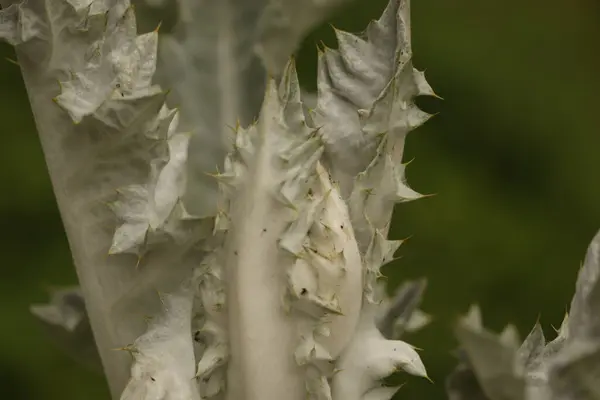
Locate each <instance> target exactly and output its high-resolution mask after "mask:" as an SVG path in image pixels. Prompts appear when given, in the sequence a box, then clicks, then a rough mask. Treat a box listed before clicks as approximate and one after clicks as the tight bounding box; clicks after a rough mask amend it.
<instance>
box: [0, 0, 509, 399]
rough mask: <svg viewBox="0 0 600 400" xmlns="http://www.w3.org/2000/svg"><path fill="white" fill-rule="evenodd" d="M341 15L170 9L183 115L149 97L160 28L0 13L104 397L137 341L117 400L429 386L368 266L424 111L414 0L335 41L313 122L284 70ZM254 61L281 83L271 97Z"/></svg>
mask: <svg viewBox="0 0 600 400" xmlns="http://www.w3.org/2000/svg"><path fill="white" fill-rule="evenodd" d="M337 3H341V1H329V2H327V1H325V2H316V1H315V2H308V3H307V4H306V5H309V6H310V7H309V8H308V9H302V10H300V9H299V8H297V4H296V3H295V2H287V1H276V0H273V1H271V2H269V3H268V6H267V5H266V2H264V1H261V0H254V1H248V2H241V1H240V0H229V1H222V2H209V1H208V0H205V1H197V2H196V1H190V0H180V1H179V5H180V11H181V14H180V23H179V25H178V28H177V32H176V34H175V35H174V36H173V37H170V38H165V40H163V41H162V46H161V47H162V48H163V50H162V51H164V53H163V56H162V58H163V61H164V62H165V63H166V62H167V61H169V62H170V65H171V66H172V67H173V69H170V70H167V69H164V70H163V75H162V77H163V80H166V81H167V82H171V84H174V86H175V87H174V93H175V99H176V101H181V106H180V108H177V109H171V108H169V107H167V106H166V105H165V98H166V94H165V93H164V92H163V91H162V89H161V88H160V87H159V86H156V85H153V84H152V83H153V81H152V77H153V74H154V70H155V66H156V65H155V62H156V47H157V41H158V39H157V32H156V31H154V32H150V33H148V34H145V35H142V36H137V32H136V25H135V18H134V15H133V9H132V8H131V7H130V5H129V2H128V0H56V1H50V0H47V1H46V2H43V3H41V2H40V3H36V4H35V5H29V3H26V4H24V5H21V6H18V7H17V6H13V7H12V8H9V9H6V10H4V11H2V13H3V14H2V15H3V17H4V16H6V17H7V18H3V20H2V21H3V24H2V26H1V28H2V29H0V34H1V35H2V37H3V38H5V39H6V40H8V41H9V42H11V43H13V44H15V45H17V52H18V54H19V62H20V63H21V67H22V69H23V74H24V77H25V81H26V85H27V88H28V92H29V94H30V98H31V103H32V107H33V111H34V115H35V118H36V122H37V124H38V128H39V131H40V137H41V139H42V144H43V147H44V152H45V154H46V158H47V161H48V165H49V169H50V175H51V177H52V180H53V185H54V187H55V191H56V193H57V199H58V203H59V206H60V208H61V213H62V216H63V220H64V223H65V227H66V230H67V234H68V237H69V241H70V243H71V246H72V249H73V255H74V259H75V262H76V265H77V269H78V274H79V278H80V282H81V285H82V291H83V293H84V296H85V298H86V302H87V303H88V311H89V316H90V321H91V325H92V327H93V329H94V333H95V336H96V340H97V345H98V348H99V351H100V354H101V357H102V361H103V364H104V368H105V371H106V374H107V377H108V380H109V383H110V384H111V390H112V392H113V397H114V398H116V397H117V396H118V394H119V393H120V391H121V389H122V388H123V387H124V386H125V383H126V378H127V376H128V374H127V369H128V366H129V360H127V359H126V357H127V356H125V355H123V354H122V353H121V355H119V353H118V352H114V351H112V349H114V348H118V347H123V346H125V345H127V344H128V343H133V345H131V346H129V347H127V349H128V350H129V351H131V352H132V354H133V355H134V360H135V361H134V363H133V366H132V367H131V376H130V379H129V383H128V384H127V387H126V389H125V391H124V392H123V394H122V399H123V400H129V399H131V400H133V399H142V400H194V399H199V398H212V399H215V400H222V399H226V400H239V399H244V400H279V399H283V398H285V399H290V400H304V399H310V400H348V399H350V400H352V399H356V400H383V399H389V398H390V397H391V396H392V395H393V393H394V391H395V390H394V389H392V388H384V387H381V385H380V383H379V380H380V379H382V378H383V377H385V376H387V375H389V374H391V373H393V372H394V371H396V370H397V369H403V370H405V371H406V372H408V373H411V374H414V375H419V376H426V374H425V369H424V367H423V365H422V363H421V361H420V359H419V356H418V354H417V353H416V352H415V350H414V349H413V348H412V347H411V346H410V345H408V344H406V343H404V342H401V341H397V340H388V339H386V338H385V337H384V335H382V333H381V332H380V331H379V330H378V328H377V324H378V323H379V321H380V315H381V313H380V307H378V306H377V304H378V303H379V302H380V301H381V300H384V299H385V297H384V295H383V291H382V290H381V285H380V283H379V282H377V279H378V278H379V277H380V276H381V273H380V268H381V266H382V265H383V264H384V263H385V262H388V261H390V260H391V259H392V257H393V254H394V251H395V250H396V249H397V248H398V246H399V245H400V243H401V241H398V240H388V239H386V236H387V229H388V227H389V222H390V218H391V210H392V207H393V204H394V203H395V202H398V201H406V200H410V199H413V198H417V197H419V195H418V194H417V193H415V192H413V191H412V190H410V189H409V188H408V187H407V186H406V184H405V182H404V167H403V166H402V165H400V161H401V158H402V146H403V141H404V135H405V134H406V133H407V132H408V131H409V130H411V129H413V128H414V127H416V126H418V125H419V124H421V123H422V122H424V121H425V120H426V119H427V118H428V117H429V116H428V115H427V114H425V113H423V112H421V111H419V110H418V109H417V108H416V107H415V106H414V103H413V102H412V100H413V98H414V97H415V96H417V95H419V94H429V95H431V94H433V92H432V91H431V89H430V88H429V86H428V85H427V83H426V82H425V80H424V78H423V75H422V74H421V73H419V72H417V71H416V70H414V69H413V68H412V64H411V63H410V41H409V36H410V35H409V24H408V0H391V1H390V4H389V5H388V7H387V9H386V11H385V13H384V16H383V17H382V18H381V19H380V20H379V21H378V22H376V23H374V24H373V25H372V26H371V27H370V28H369V35H368V36H369V42H364V41H362V39H360V38H358V37H355V36H353V35H351V34H348V33H344V32H339V31H338V32H336V33H337V35H338V39H339V41H340V50H339V52H337V51H332V50H327V51H326V53H325V54H324V55H321V60H320V67H319V68H320V72H319V82H318V87H319V96H318V100H317V108H318V110H317V112H316V113H315V121H313V120H312V119H310V118H309V119H308V120H305V118H306V106H305V105H304V104H303V103H302V101H301V96H300V86H299V84H298V81H297V77H296V72H295V68H294V65H293V62H292V63H288V64H287V67H286V68H283V65H280V66H279V67H277V66H276V64H278V63H281V60H282V59H284V58H287V56H288V55H289V53H290V52H291V51H292V50H291V47H290V48H288V49H287V50H284V48H285V47H286V46H288V47H289V46H292V47H293V45H292V44H294V45H295V44H296V43H297V42H298V41H299V40H300V38H301V36H302V33H303V32H305V31H306V30H307V29H309V28H310V27H311V26H313V25H314V24H315V23H317V22H318V21H319V19H320V18H322V16H323V15H324V14H323V13H322V12H321V11H322V10H330V9H331V8H332V6H334V5H335V4H337ZM311 10H312V11H311ZM262 12H264V16H263V18H262V19H260V18H259V16H261V15H262V14H261V13H262ZM278 16H287V17H286V18H283V19H282V20H281V21H282V22H283V23H284V25H285V24H287V25H286V26H284V27H283V31H285V32H286V34H285V35H283V36H282V37H281V42H280V44H277V42H276V41H275V42H272V41H271V39H273V38H274V37H273V38H272V37H271V36H273V34H272V33H271V34H269V33H268V32H273V29H275V31H276V30H277V29H279V28H280V27H281V26H278V25H277V24H276V20H277V18H279V17H278ZM291 16H294V17H298V18H297V22H294V18H291ZM290 18H291V19H290ZM259 20H260V21H261V23H260V24H258V23H257V21H259ZM294 23H297V26H294ZM257 29H262V31H261V32H262V33H261V34H257ZM264 35H267V36H264ZM265 39H269V40H265ZM257 41H258V42H257ZM257 49H258V50H259V53H260V56H261V57H262V59H263V61H264V62H265V64H266V65H267V67H268V68H269V69H271V71H270V72H272V73H273V74H274V75H275V76H277V77H278V78H277V80H279V81H280V82H279V88H277V85H276V82H275V80H274V79H269V80H268V82H269V84H268V85H267V89H266V95H265V97H264V101H261V100H260V99H259V96H260V95H261V92H262V89H263V82H264V77H265V74H264V73H263V72H264V70H263V68H262V67H261V66H260V63H259V62H258V58H257V56H256V54H255V53H254V51H256V50H257ZM284 53H285V57H283V58H282V55H283V54H284ZM278 60H279V61H278ZM392 61H393V63H392ZM342 63H344V69H342V68H341V67H342ZM278 69H279V70H278ZM175 77H176V78H179V80H175V79H174V78H175ZM255 78H257V79H255ZM56 80H58V81H59V82H60V86H56V85H55V84H54V82H55V81H56ZM361 92H364V94H365V95H362V94H360V93H361ZM51 99H54V101H55V102H56V103H57V105H58V107H57V106H56V105H55V104H52V103H49V101H51ZM348 99H350V100H351V101H348ZM261 103H262V108H261V112H260V118H259V120H258V122H257V123H253V124H249V123H250V122H251V121H252V120H253V119H254V118H255V117H256V115H257V114H258V110H259V108H260V105H261ZM61 108H62V110H61ZM359 116H360V117H359ZM236 119H238V120H239V121H241V122H242V124H243V125H244V128H241V127H240V125H239V124H237V123H236ZM313 122H316V123H317V124H318V128H317V127H315V126H313ZM248 124H249V126H248ZM227 125H230V126H229V127H228V126H227ZM246 126H247V127H246ZM232 127H233V128H234V129H233V131H234V132H233V134H232V135H231V134H228V133H229V132H230V131H229V130H228V129H230V128H232ZM346 150H349V151H347V152H346ZM359 150H362V153H361V152H360V151H359ZM345 152H346V153H347V154H346V155H343V153H345ZM324 153H326V156H325V157H323V156H324ZM340 155H342V157H341V158H340V157H338V156H340ZM347 157H353V158H354V159H353V160H352V161H351V162H348V159H347ZM221 166H222V168H221ZM217 167H218V168H217ZM219 171H223V172H222V173H221V172H219ZM211 172H214V173H213V177H208V175H209V174H207V173H211ZM332 175H333V176H332ZM214 178H216V180H215V181H214V182H213V181H210V180H209V179H214ZM333 178H336V179H335V180H334V179H333ZM336 180H339V182H336ZM217 188H218V189H219V190H217ZM348 197H349V199H348ZM347 200H348V203H346V201H347ZM215 215H216V218H214V219H213V218H207V219H206V220H202V221H200V220H198V218H199V217H213V216H215ZM211 227H212V228H213V232H212V236H211V235H210V232H209V231H208V228H211ZM355 235H356V236H355ZM207 254H208V255H207ZM192 272H193V273H192ZM182 281H186V284H185V285H184V286H185V287H186V288H187V289H182V286H181V282H182ZM190 281H191V286H192V288H188V285H189V284H190ZM155 290H160V291H161V292H163V293H171V294H170V295H168V296H167V297H165V303H166V304H165V305H164V306H163V305H161V302H160V301H159V299H158V298H157V296H155V294H154V293H155V292H154V291H155ZM419 296H420V295H419ZM417 297H418V296H417ZM414 307H415V306H411V307H408V306H407V307H406V308H401V309H406V310H407V311H406V313H407V315H406V318H408V315H410V314H412V309H414ZM399 315H402V314H399ZM143 316H153V317H154V318H153V319H152V320H151V323H150V325H149V326H148V327H147V329H145V328H144V327H143V326H142V325H143V323H144V322H143ZM392 319H393V317H392ZM390 322H393V321H390ZM192 329H195V330H196V332H195V334H194V335H192ZM144 330H145V333H143V334H142V332H144ZM136 337H137V339H135V338H136ZM507 337H508V335H507ZM192 338H193V339H194V340H197V341H199V342H201V344H200V345H199V346H196V347H197V348H196V349H195V348H194V344H193V339H192ZM196 353H197V355H198V359H195V358H194V357H195V354H196Z"/></svg>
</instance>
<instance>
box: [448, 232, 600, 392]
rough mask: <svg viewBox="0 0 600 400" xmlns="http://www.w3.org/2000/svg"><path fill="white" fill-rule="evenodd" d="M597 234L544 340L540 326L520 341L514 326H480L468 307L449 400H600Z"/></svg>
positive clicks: (475, 313) (477, 316) (474, 309)
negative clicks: (551, 334) (497, 329)
mask: <svg viewBox="0 0 600 400" xmlns="http://www.w3.org/2000/svg"><path fill="white" fill-rule="evenodd" d="M599 289H600V232H599V233H597V234H596V236H595V237H594V239H593V240H592V242H591V243H590V245H589V247H588V251H587V254H586V257H585V261H584V263H583V266H582V267H581V270H580V271H579V275H578V277H577V283H576V289H575V295H574V296H573V300H572V302H571V308H570V310H569V312H568V313H567V314H566V315H565V318H564V320H563V322H562V324H561V326H560V329H558V330H557V336H556V337H555V338H554V339H553V340H551V341H548V342H547V341H546V339H545V337H544V332H543V330H542V327H541V325H540V323H539V322H537V323H536V324H535V326H534V327H533V329H532V330H531V332H530V333H529V334H528V335H527V337H526V338H525V340H524V341H523V343H519V339H518V335H516V331H515V329H514V327H512V326H510V325H508V326H507V328H505V329H504V331H503V332H502V333H501V334H500V335H495V334H493V333H492V332H490V331H488V330H487V329H485V328H484V327H483V324H482V319H481V313H480V311H479V309H478V308H477V307H475V306H474V307H472V308H471V310H470V311H469V313H468V315H467V316H465V317H464V318H463V319H462V320H461V321H460V323H459V324H458V326H457V327H456V335H457V337H458V339H459V342H460V344H461V346H462V349H463V351H462V352H463V356H462V358H463V360H462V362H461V364H460V365H459V366H458V367H457V368H456V370H455V371H454V372H453V373H452V375H450V377H449V378H448V380H447V383H446V388H447V390H448V394H449V399H450V400H593V399H598V398H600V373H599V371H600V370H599V367H600V336H599V335H600V331H599V329H598V315H599V313H600V297H599V296H598V291H599Z"/></svg>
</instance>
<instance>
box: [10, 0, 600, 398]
mask: <svg viewBox="0 0 600 400" xmlns="http://www.w3.org/2000/svg"><path fill="white" fill-rule="evenodd" d="M385 3H386V1H385V0H358V1H357V2H356V3H355V4H354V5H353V6H350V7H347V8H345V9H344V10H341V11H340V13H338V14H337V16H336V17H334V18H333V19H332V20H331V22H332V23H333V24H334V25H335V26H336V27H337V28H341V29H346V30H350V31H355V32H356V31H361V30H362V29H363V28H364V27H365V26H366V24H367V23H368V21H369V20H370V19H372V18H376V17H378V15H379V14H380V12H381V10H382V9H383V7H384V5H385ZM412 21H413V48H414V53H415V54H414V60H415V65H416V67H417V68H419V69H426V75H427V77H428V80H429V82H430V83H431V85H432V86H433V88H434V89H435V90H436V92H437V93H438V94H440V95H441V96H442V97H444V98H445V100H444V101H438V100H435V99H422V100H420V101H419V102H420V105H421V106H422V108H424V109H425V110H426V111H429V112H438V113H439V115H437V116H436V117H435V118H433V119H432V120H430V121H429V122H428V123H427V124H426V125H425V126H423V127H422V128H419V129H418V130H417V131H415V132H413V133H411V134H410V136H409V138H408V141H407V159H412V158H415V161H414V162H413V163H412V164H411V165H410V167H409V168H408V180H409V183H410V184H411V186H412V187H414V188H415V189H416V190H418V191H420V192H422V193H435V194H436V196H433V197H429V198H426V199H422V200H419V201H417V202H414V203H408V204H403V205H400V206H399V207H397V209H396V213H395V217H394V225H393V229H392V233H391V234H392V236H393V237H394V238H405V237H408V236H412V238H411V240H409V241H408V242H407V243H406V244H405V245H404V246H403V247H402V248H401V250H400V252H399V254H401V255H402V258H401V259H400V260H399V261H397V262H395V263H393V265H391V266H389V267H387V268H386V273H387V274H388V276H389V277H390V278H389V282H390V284H391V285H392V286H396V285H397V284H398V283H399V282H400V281H401V280H402V279H407V278H415V277H421V276H426V277H427V278H428V280H429V288H428V291H427V293H426V298H425V301H424V304H423V308H424V310H425V311H427V312H428V313H430V314H432V315H433V316H434V317H435V320H434V322H433V323H432V324H431V325H430V326H428V327H427V328H426V329H425V330H423V331H421V332H419V333H417V334H412V335H410V336H408V337H407V341H409V342H410V343H412V344H414V345H416V346H418V347H420V348H423V349H424V350H423V352H422V357H423V359H424V362H425V364H426V366H427V367H428V370H429V372H430V376H431V377H432V379H433V380H434V381H435V383H434V384H431V383H429V382H427V381H425V380H417V379H408V382H409V383H408V385H406V386H405V387H404V388H403V389H402V390H401V391H400V394H399V396H398V398H402V399H415V400H416V399H419V400H429V399H432V400H433V399H444V398H445V395H444V391H443V383H444V379H445V376H446V375H447V374H448V373H449V372H450V371H451V369H452V367H453V365H454V359H453V357H452V355H451V350H452V349H453V348H454V347H455V345H456V342H455V340H454V339H453V337H452V332H451V329H452V325H453V323H454V322H455V321H456V318H457V316H458V315H459V314H461V313H464V312H465V311H466V309H467V308H468V306H469V305H470V304H471V303H474V302H477V303H479V304H480V305H481V306H482V309H483V313H484V319H485V322H486V324H487V325H488V326H489V327H491V328H493V329H496V330H499V329H500V328H501V327H502V326H503V325H504V324H505V323H507V322H513V323H515V324H516V325H517V327H518V328H519V330H520V332H521V334H522V335H525V334H526V333H527V332H528V330H529V329H530V327H531V326H532V325H533V323H534V322H535V321H536V319H537V318H538V317H539V316H541V320H542V322H543V324H544V328H545V329H546V332H547V334H548V335H550V336H552V327H551V325H554V326H558V325H559V324H560V321H561V319H562V316H563V314H564V312H565V310H566V308H567V306H568V303H569V301H570V297H571V295H572V292H573V288H574V281H575V277H576V274H577V270H578V268H579V266H580V264H581V261H582V259H583V256H584V253H585V249H586V247H587V244H588V242H589V241H590V240H591V238H592V236H593V235H594V233H595V232H596V230H597V229H598V228H600V185H599V184H598V178H597V172H599V171H600V156H599V155H598V152H599V151H598V150H599V149H600V135H599V127H600V123H599V122H598V121H599V119H598V118H599V116H600V112H599V111H598V108H599V106H600V103H599V101H598V99H597V94H598V93H600V78H599V77H598V74H599V73H600V52H599V51H598V49H599V46H598V39H599V38H600V2H598V1H597V0H569V1H568V2H566V1H558V0H544V1H542V0H504V1H498V0H445V1H443V0H414V1H413V5H412ZM321 40H322V41H324V42H325V43H327V44H329V45H330V46H334V40H333V35H332V32H331V29H330V27H329V26H327V25H324V26H323V27H322V28H320V29H318V30H317V31H316V32H315V33H314V34H312V35H311V36H310V37H309V38H308V39H307V40H306V42H305V45H304V47H303V49H302V50H301V51H300V52H299V70H300V73H301V79H302V80H303V83H304V84H306V86H307V87H314V79H315V67H316V52H315V43H317V42H319V41H321ZM0 55H1V56H2V57H11V58H13V57H14V54H13V51H12V49H11V48H10V47H9V46H7V45H4V44H2V45H1V46H0ZM0 71H1V73H0V88H1V89H2V91H3V92H2V94H3V95H2V96H0V118H1V119H2V121H3V123H2V130H3V142H2V144H1V145H0V182H1V187H2V190H1V191H0V221H2V223H1V224H2V232H3V234H2V240H1V241H0V253H1V254H2V259H3V260H4V261H3V265H2V276H1V278H0V318H1V321H2V322H1V323H0V326H1V329H0V394H2V398H7V399H12V400H21V399H27V400H36V399H46V400H52V399H60V400H71V399H90V400H95V399H103V400H105V399H108V391H107V389H106V387H105V384H104V382H103V379H102V377H100V376H97V375H94V373H92V372H88V371H87V370H85V369H84V368H82V367H80V366H78V365H77V364H75V363H74V362H73V361H71V359H70V358H68V357H67V356H65V355H64V354H62V353H61V351H59V350H57V349H56V348H54V347H53V346H52V344H51V343H50V342H49V341H48V340H47V339H46V338H45V336H44V334H43V332H42V330H41V329H40V328H39V326H38V325H37V324H36V323H35V321H34V320H33V318H32V316H31V315H30V314H29V311H28V306H29V304H30V303H33V302H43V301H46V299H47V292H46V290H45V288H46V287H48V286H51V285H67V284H73V283H75V282H76V276H75V273H74V270H73V267H72V262H71V257H70V254H69V249H68V245H67V241H66V238H65V235H64V232H63V229H62V225H61V221H60V217H59V215H58V212H57V207H56V204H55V201H54V197H53V194H52V190H51V186H50V181H49V178H48V175H47V172H46V168H45V165H44V160H43V155H42V151H41V148H40V144H39V141H38V138H37V135H36V131H35V128H34V123H33V120H32V116H31V112H30V109H29V104H28V101H27V97H26V93H25V89H24V86H23V83H22V80H21V77H20V72H19V69H18V67H17V66H15V65H13V64H11V63H9V62H0Z"/></svg>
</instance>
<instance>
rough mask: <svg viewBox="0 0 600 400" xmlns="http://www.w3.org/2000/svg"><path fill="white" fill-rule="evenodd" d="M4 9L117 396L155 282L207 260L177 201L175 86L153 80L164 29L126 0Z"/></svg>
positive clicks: (64, 0) (6, 34) (177, 277)
mask: <svg viewBox="0 0 600 400" xmlns="http://www.w3.org/2000/svg"><path fill="white" fill-rule="evenodd" d="M0 12H1V13H2V19H1V20H2V24H1V26H2V29H0V32H1V35H2V37H3V38H5V39H6V40H8V41H9V42H11V43H13V44H14V45H16V51H17V57H18V62H19V65H20V66H21V70H22V73H23V78H24V81H25V85H26V88H27V92H28V95H29V98H30V103H31V106H32V111H33V114H34V117H35V121H36V125H37V128H38V132H39V136H40V140H41V142H42V148H43V151H44V155H45V158H46V163H47V165H48V169H49V172H50V178H51V180H52V184H53V187H54V192H55V194H56V197H57V202H58V206H59V209H60V212H61V216H62V219H63V223H64V226H65V230H66V232H67V237H68V239H69V243H70V247H71V250H72V253H73V259H74V261H75V266H76V268H77V274H78V277H79V282H80V284H81V288H82V292H83V294H84V297H85V301H86V307H87V311H88V316H89V319H90V323H91V326H92V329H93V331H94V337H95V339H96V345H97V347H98V350H99V353H100V356H101V358H102V362H103V365H104V371H105V373H106V376H107V379H108V382H109V384H110V388H111V392H112V393H113V397H114V398H117V397H118V395H119V394H120V392H121V391H122V389H123V388H124V386H125V384H126V382H127V379H128V377H129V366H130V364H131V358H130V357H129V356H128V355H127V354H126V352H119V351H115V350H114V349H116V348H120V347H123V346H125V345H127V344H129V343H132V342H133V341H134V340H135V338H136V337H138V336H139V335H140V334H141V333H143V332H144V330H145V329H146V326H145V325H146V324H145V322H144V316H146V315H149V316H152V315H154V314H155V312H157V311H159V310H160V302H159V301H158V299H157V297H156V295H155V293H156V290H161V291H165V292H169V291H172V290H174V289H176V288H177V287H178V286H179V283H180V281H181V280H182V279H184V278H185V277H187V276H189V271H190V270H191V266H192V265H194V264H196V263H197V262H198V260H199V257H198V255H196V254H194V252H190V245H191V242H193V240H196V239H199V238H200V237H201V236H202V235H201V234H200V233H199V232H198V231H197V229H198V228H199V227H200V225H196V224H192V225H189V224H188V222H189V221H182V220H181V217H184V216H185V213H184V212H183V210H180V209H179V208H178V206H177V205H174V204H175V203H177V201H176V198H177V197H178V196H179V193H180V192H179V191H178V190H175V189H174V187H175V186H178V182H180V181H181V179H180V178H179V177H181V173H180V171H181V161H182V158H185V156H186V154H187V152H186V151H185V149H182V147H185V136H176V135H175V131H176V129H177V128H176V122H175V123H174V124H172V122H173V121H172V120H173V119H174V118H173V115H172V113H171V111H169V110H167V109H165V108H164V107H163V105H164V104H163V103H164V99H165V93H162V92H161V91H160V89H159V88H158V87H156V86H152V84H151V76H152V74H153V72H154V65H155V60H156V44H157V33H156V32H151V33H148V34H145V35H142V36H137V33H136V24H135V17H134V15H133V9H132V8H131V7H130V5H129V2H128V1H127V0H95V1H93V0H80V1H75V0H52V1H51V0H48V1H27V2H24V3H22V4H21V5H12V6H11V7H8V8H5V9H4V10H2V11H0ZM5 16H6V18H5ZM53 100H54V101H55V102H53ZM180 139H183V140H180ZM163 178H167V179H166V181H165V179H163ZM190 223H191V222H190ZM117 227H119V228H118V229H117ZM115 229H117V233H116V235H115ZM200 229H201V228H200ZM192 232H195V233H194V234H193V235H192V236H193V238H194V239H192V240H191V241H190V240H188V239H187V238H189V237H188V233H190V234H191V233H192ZM184 237H185V238H184ZM159 243H160V246H161V247H160V251H152V252H148V250H149V247H151V246H156V245H158V244H159ZM110 253H113V254H110ZM122 253H135V254H134V255H127V254H122Z"/></svg>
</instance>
